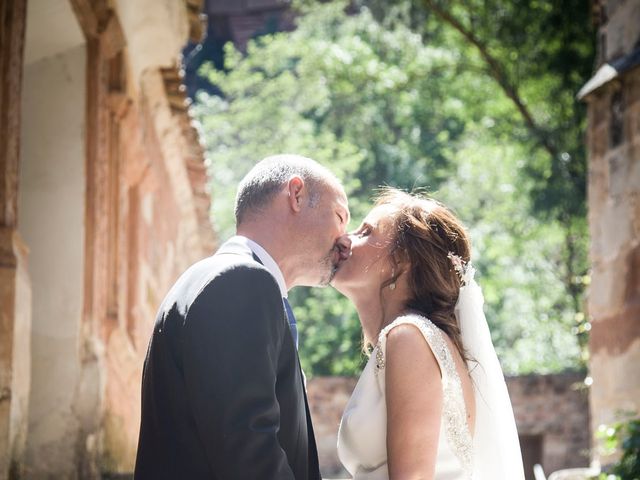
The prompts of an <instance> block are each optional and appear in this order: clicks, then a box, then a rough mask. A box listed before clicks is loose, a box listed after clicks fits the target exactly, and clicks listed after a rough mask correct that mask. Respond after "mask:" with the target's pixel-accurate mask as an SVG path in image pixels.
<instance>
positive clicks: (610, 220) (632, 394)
mask: <svg viewBox="0 0 640 480" xmlns="http://www.w3.org/2000/svg"><path fill="white" fill-rule="evenodd" d="M601 3H602V4H603V8H604V9H605V10H606V16H604V15H603V16H602V18H601V19H600V21H601V23H600V26H599V38H600V41H599V58H600V61H601V66H600V68H599V69H598V70H597V72H596V74H595V75H594V77H593V78H592V79H591V80H590V81H589V82H588V83H587V84H586V85H585V87H584V88H583V90H582V91H581V94H580V95H579V96H580V97H581V98H584V99H585V100H586V101H587V102H588V115H589V117H588V146H587V148H588V152H589V183H588V191H589V195H588V205H589V227H590V233H591V246H590V258H591V263H592V276H591V278H592V281H591V286H590V288H589V313H590V315H591V325H592V329H591V335H590V343H589V350H590V355H591V358H590V362H589V368H590V372H591V377H592V379H593V384H592V387H591V414H592V427H593V428H594V429H596V430H597V428H598V426H599V425H601V424H611V423H613V422H616V421H619V420H624V419H625V417H627V415H628V414H632V415H635V416H638V415H640V369H639V368H638V365H640V62H639V61H638V56H639V55H640V47H639V43H638V42H640V4H639V3H638V2H637V1H634V0H626V1H615V2H614V1H608V2H601ZM596 445H597V443H596ZM593 457H594V458H595V459H597V460H601V462H602V463H603V464H607V463H610V461H611V460H612V458H602V457H601V452H600V451H599V449H598V448H596V449H594V451H593Z"/></svg>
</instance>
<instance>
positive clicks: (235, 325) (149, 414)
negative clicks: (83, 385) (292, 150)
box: [135, 155, 350, 480]
mask: <svg viewBox="0 0 640 480" xmlns="http://www.w3.org/2000/svg"><path fill="white" fill-rule="evenodd" d="M235 215H236V223H237V235H236V236H235V237H232V238H231V239H230V240H229V241H227V242H226V243H225V244H223V245H222V247H220V249H219V250H218V251H217V252H216V253H215V255H213V256H212V257H209V258H207V259H205V260H202V261H200V262H198V263H196V264H195V265H193V266H192V267H190V268H189V269H188V270H187V271H186V272H185V273H184V274H183V275H182V276H181V277H180V278H179V279H178V281H177V282H176V284H175V285H174V286H173V288H172V289H171V291H170V292H169V293H168V295H167V297H166V298H165V299H164V301H163V303H162V305H161V307H160V310H159V312H158V315H157V318H156V323H155V327H154V330H153V334H152V337H151V341H150V344H149V349H148V352H147V358H146V360H145V364H144V372H143V378H142V420H141V426H140V440H139V445H138V454H137V460H136V469H135V479H137V480H146V479H149V480H151V479H153V480H162V479H167V480H168V479H171V480H177V479H189V480H198V479H211V480H213V479H216V480H218V479H220V480H222V479H233V480H240V479H251V480H275V479H296V480H316V479H317V480H319V479H320V472H319V469H318V457H317V451H316V445H315V439H314V436H313V428H312V425H311V418H310V415H309V407H308V404H307V399H306V394H305V389H304V385H303V380H302V372H301V370H300V365H299V362H298V355H297V351H296V345H297V330H296V328H295V319H294V318H293V313H292V312H291V308H290V306H289V305H288V302H287V291H288V289H290V288H291V287H294V286H296V285H309V286H311V285H327V284H328V283H329V281H331V279H332V278H333V274H334V273H335V271H336V270H337V268H338V267H339V265H340V263H341V262H342V261H343V260H345V259H346V258H347V257H348V255H349V251H350V243H349V239H348V237H347V236H346V235H345V230H346V225H347V223H348V220H349V210H348V206H347V198H346V195H345V193H344V190H343V188H342V186H341V185H340V182H339V181H338V180H337V179H336V178H335V177H334V176H333V174H331V172H329V171H328V170H327V169H325V168H324V167H322V166H321V165H319V164H318V163H316V162H315V161H313V160H311V159H308V158H304V157H300V156H297V155H276V156H273V157H268V158H266V159H264V160H262V161H261V162H259V163H258V164H257V165H256V166H255V167H254V168H253V169H252V170H251V171H250V172H249V173H248V174H247V176H246V177H245V178H244V179H243V180H242V182H241V183H240V186H239V187H238V194H237V197H236V207H235Z"/></svg>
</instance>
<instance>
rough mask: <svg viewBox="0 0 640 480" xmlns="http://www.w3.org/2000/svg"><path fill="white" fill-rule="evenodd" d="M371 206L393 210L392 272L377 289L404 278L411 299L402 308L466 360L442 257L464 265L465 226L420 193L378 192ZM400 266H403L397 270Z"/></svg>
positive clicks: (454, 280)
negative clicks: (430, 324) (429, 323)
mask: <svg viewBox="0 0 640 480" xmlns="http://www.w3.org/2000/svg"><path fill="white" fill-rule="evenodd" d="M375 205H376V206H379V205H387V206H389V205H390V206H391V207H393V209H392V213H391V214H390V219H391V221H392V228H393V231H394V232H395V234H394V236H395V238H394V239H393V240H392V242H391V246H390V261H391V263H392V265H393V266H394V271H395V272H396V273H395V275H394V276H393V277H392V278H390V279H389V280H387V281H386V282H384V283H383V284H382V288H384V287H386V286H388V285H390V284H391V283H393V282H395V281H396V280H397V278H398V277H399V276H400V275H402V274H405V275H407V280H408V284H409V289H410V292H411V296H410V298H409V300H408V301H407V303H406V308H407V309H410V310H413V311H417V312H419V313H421V314H422V315H424V316H425V317H427V318H428V319H429V320H431V321H432V322H433V323H434V324H435V325H436V326H437V327H438V328H440V329H441V330H442V331H444V332H445V333H446V334H447V335H448V336H449V338H451V340H452V341H453V343H454V345H455V346H456V349H457V350H458V352H459V353H460V355H461V356H462V358H463V359H468V358H467V356H466V354H465V351H464V348H463V346H462V338H461V333H460V326H459V325H458V322H457V320H456V317H455V313H454V309H455V305H456V302H457V301H458V295H459V293H460V287H461V279H460V277H459V275H458V274H457V272H456V271H455V269H454V268H453V264H452V262H451V260H450V259H449V258H448V254H449V253H450V252H451V253H453V254H455V255H458V256H459V257H460V258H461V259H462V260H463V261H464V262H468V261H469V260H470V258H471V242H470V239H469V235H468V234H467V232H466V229H465V227H464V226H463V225H462V223H461V222H460V220H459V219H458V218H457V217H456V216H455V215H454V214H453V213H452V212H451V211H450V210H449V209H448V208H447V207H446V206H444V205H443V204H441V203H440V202H438V201H436V200H434V199H431V198H428V197H426V196H423V195H421V194H412V193H411V194H410V193H407V192H404V191H402V190H398V189H395V188H384V189H381V191H380V193H379V194H378V195H377V197H376V202H375ZM400 262H404V263H406V264H408V267H407V268H405V269H404V270H402V271H399V268H398V265H399V263H400Z"/></svg>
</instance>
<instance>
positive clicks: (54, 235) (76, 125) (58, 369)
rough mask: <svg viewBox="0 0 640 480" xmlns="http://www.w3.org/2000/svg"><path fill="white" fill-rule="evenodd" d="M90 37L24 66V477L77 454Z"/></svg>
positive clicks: (69, 464)
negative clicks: (28, 314) (27, 348)
mask: <svg viewBox="0 0 640 480" xmlns="http://www.w3.org/2000/svg"><path fill="white" fill-rule="evenodd" d="M85 68H86V52H85V48H84V46H80V47H76V48H74V49H72V50H69V51H67V52H65V53H63V54H60V55H56V56H54V57H47V58H44V59H42V60H39V61H36V62H34V63H31V64H29V65H26V66H25V71H24V87H23V97H22V100H23V110H22V118H23V125H24V127H23V132H22V152H23V155H22V165H21V167H22V168H21V176H20V197H19V225H20V231H21V232H22V234H23V236H24V239H25V242H26V243H27V245H29V249H30V261H29V269H30V273H31V282H32V292H33V295H32V297H33V303H32V305H33V319H32V335H31V342H32V347H31V352H32V360H31V379H32V386H31V395H30V400H29V434H28V439H27V467H28V470H27V476H28V478H43V477H45V476H46V475H50V474H58V475H59V476H58V478H66V476H67V475H69V474H70V472H72V471H74V469H75V467H76V463H77V458H76V452H77V444H76V442H77V438H78V435H77V433H78V430H79V428H80V425H79V422H80V420H79V418H78V416H77V411H76V409H77V404H76V394H77V391H76V389H77V387H78V378H79V375H80V373H81V372H80V358H79V337H80V327H81V318H82V307H83V284H84V277H83V275H84V254H83V247H84V214H85V210H84V199H85V173H84V172H85V140H84V132H85V122H84V118H85V92H86V90H85V79H86V70H85Z"/></svg>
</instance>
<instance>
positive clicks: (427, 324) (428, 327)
mask: <svg viewBox="0 0 640 480" xmlns="http://www.w3.org/2000/svg"><path fill="white" fill-rule="evenodd" d="M414 327H415V328H414ZM436 328H437V327H436V326H435V325H434V324H433V323H432V322H431V320H429V319H428V318H427V317H425V316H423V315H421V314H419V313H407V314H404V315H400V316H398V317H396V318H395V319H394V320H393V322H391V323H389V324H388V325H387V326H385V327H384V328H383V329H382V330H381V331H380V334H379V336H378V342H384V341H385V340H386V338H387V337H388V336H389V335H390V334H391V332H392V331H393V332H394V333H393V335H394V336H399V335H400V333H401V332H407V334H411V335H415V334H423V335H424V334H429V335H431V334H432V331H433V329H436ZM416 329H417V330H416ZM409 332H413V333H409Z"/></svg>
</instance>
